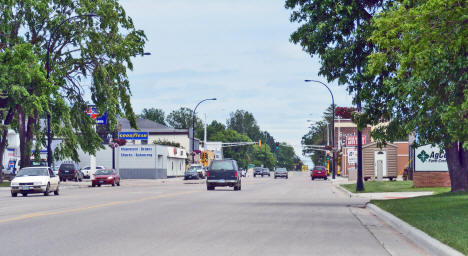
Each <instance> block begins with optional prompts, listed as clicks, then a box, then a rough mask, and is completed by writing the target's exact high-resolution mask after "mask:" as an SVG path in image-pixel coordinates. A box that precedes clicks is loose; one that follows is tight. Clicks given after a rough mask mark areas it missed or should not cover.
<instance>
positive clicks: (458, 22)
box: [358, 0, 468, 191]
mask: <svg viewBox="0 0 468 256" xmlns="http://www.w3.org/2000/svg"><path fill="white" fill-rule="evenodd" d="M467 13H468V6H467V3H466V2H465V1H457V0H425V1H422V0H421V1H399V2H397V3H396V4H395V5H394V6H393V7H392V8H391V9H389V10H387V11H385V12H383V13H382V14H381V15H379V16H378V17H376V18H374V20H373V27H374V30H373V33H372V37H371V40H370V42H371V43H373V44H375V45H376V46H377V47H376V52H374V53H373V54H372V55H371V56H370V58H369V61H370V62H369V67H368V69H367V72H368V73H367V74H368V76H369V78H370V79H379V78H380V75H381V74H387V75H386V76H385V77H384V78H383V79H382V86H380V87H375V88H374V87H365V88H364V90H363V100H364V102H365V103H366V104H365V105H366V107H365V113H364V114H363V115H361V116H358V120H359V123H360V124H361V125H363V124H366V123H371V124H376V123H378V122H379V121H380V120H381V119H382V118H384V119H386V120H389V124H388V125H387V126H381V127H380V128H379V129H375V130H374V131H373V133H372V136H373V137H374V138H376V139H377V140H378V141H380V142H383V143H385V142H387V141H392V140H395V139H396V138H398V137H402V136H407V135H408V134H409V133H412V132H415V133H416V144H418V145H424V144H438V145H439V146H440V147H441V148H443V149H445V151H446V156H447V164H448V168H449V173H450V179H451V186H452V191H468V83H467V81H468V72H467V67H468V58H467V54H466V52H467V45H468V41H467V40H466V37H467V31H468V29H467V23H466V14H467Z"/></svg>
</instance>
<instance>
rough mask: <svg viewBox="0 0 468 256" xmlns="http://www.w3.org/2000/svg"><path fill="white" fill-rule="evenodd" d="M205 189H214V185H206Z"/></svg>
mask: <svg viewBox="0 0 468 256" xmlns="http://www.w3.org/2000/svg"><path fill="white" fill-rule="evenodd" d="M206 189H207V190H214V189H215V187H213V186H206Z"/></svg>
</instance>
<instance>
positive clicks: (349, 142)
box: [346, 135, 366, 147]
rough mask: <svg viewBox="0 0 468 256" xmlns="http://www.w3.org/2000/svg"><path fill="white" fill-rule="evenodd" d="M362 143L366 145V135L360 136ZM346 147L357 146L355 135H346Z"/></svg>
mask: <svg viewBox="0 0 468 256" xmlns="http://www.w3.org/2000/svg"><path fill="white" fill-rule="evenodd" d="M362 145H366V136H365V135H364V136H362ZM346 146H347V147H357V136H346Z"/></svg>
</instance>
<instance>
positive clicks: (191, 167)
mask: <svg viewBox="0 0 468 256" xmlns="http://www.w3.org/2000/svg"><path fill="white" fill-rule="evenodd" d="M200 169H203V167H201V166H190V168H189V169H188V170H189V171H197V170H200Z"/></svg>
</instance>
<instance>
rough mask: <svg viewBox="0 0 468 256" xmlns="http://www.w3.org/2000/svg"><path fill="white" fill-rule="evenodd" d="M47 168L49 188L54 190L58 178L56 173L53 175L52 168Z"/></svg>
mask: <svg viewBox="0 0 468 256" xmlns="http://www.w3.org/2000/svg"><path fill="white" fill-rule="evenodd" d="M48 170H49V176H50V190H51V191H55V190H57V187H58V184H59V178H58V177H57V175H55V173H54V171H52V169H50V168H48Z"/></svg>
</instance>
